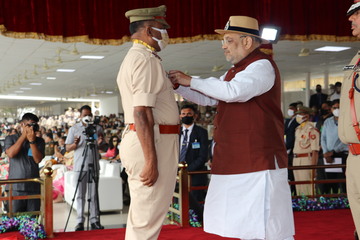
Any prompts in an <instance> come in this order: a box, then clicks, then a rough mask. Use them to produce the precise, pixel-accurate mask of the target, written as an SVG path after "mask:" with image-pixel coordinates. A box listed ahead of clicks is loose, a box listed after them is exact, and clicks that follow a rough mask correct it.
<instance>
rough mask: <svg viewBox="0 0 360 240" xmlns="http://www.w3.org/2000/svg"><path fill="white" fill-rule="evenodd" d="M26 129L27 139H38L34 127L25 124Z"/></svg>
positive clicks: (32, 140) (31, 140)
mask: <svg viewBox="0 0 360 240" xmlns="http://www.w3.org/2000/svg"><path fill="white" fill-rule="evenodd" d="M24 130H25V131H24V132H25V133H26V138H27V140H28V141H29V142H34V141H35V140H36V135H35V132H34V129H33V127H30V126H25V129H24Z"/></svg>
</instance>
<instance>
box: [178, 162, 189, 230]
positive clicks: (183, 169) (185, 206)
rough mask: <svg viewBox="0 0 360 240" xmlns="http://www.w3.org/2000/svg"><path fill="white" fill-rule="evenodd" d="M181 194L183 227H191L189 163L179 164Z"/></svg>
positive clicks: (180, 205)
mask: <svg viewBox="0 0 360 240" xmlns="http://www.w3.org/2000/svg"><path fill="white" fill-rule="evenodd" d="M179 167H180V173H179V175H180V176H179V194H180V196H181V202H180V204H179V207H180V209H179V210H180V212H181V216H180V224H181V226H182V227H189V226H190V224H189V190H190V189H189V174H188V170H187V164H179Z"/></svg>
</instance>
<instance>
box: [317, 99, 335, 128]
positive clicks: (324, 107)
mask: <svg viewBox="0 0 360 240" xmlns="http://www.w3.org/2000/svg"><path fill="white" fill-rule="evenodd" d="M329 117H332V113H331V101H326V102H324V103H323V104H321V109H320V115H319V118H318V121H317V122H316V125H315V127H316V128H317V129H319V130H320V132H321V129H322V126H323V124H324V122H325V120H326V119H328V118H329Z"/></svg>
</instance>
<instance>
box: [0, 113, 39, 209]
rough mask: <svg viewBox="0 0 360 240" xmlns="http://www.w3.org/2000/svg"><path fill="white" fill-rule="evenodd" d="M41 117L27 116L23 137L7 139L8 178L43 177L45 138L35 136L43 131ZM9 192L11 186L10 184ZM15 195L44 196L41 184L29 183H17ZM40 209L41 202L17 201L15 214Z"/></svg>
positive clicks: (21, 124)
mask: <svg viewBox="0 0 360 240" xmlns="http://www.w3.org/2000/svg"><path fill="white" fill-rule="evenodd" d="M38 122H39V118H38V117H37V116H36V115H34V114H32V113H25V114H24V116H23V117H22V118H21V122H20V127H21V130H20V134H14V135H9V136H7V137H6V138H5V143H4V145H5V146H4V149H5V153H6V155H7V156H8V157H9V160H10V161H9V162H10V166H9V177H8V179H25V178H39V176H40V175H39V163H40V162H41V160H42V159H43V158H44V156H45V142H44V139H42V138H40V137H36V136H35V132H36V131H37V130H38V129H39V125H37V123H38ZM6 190H9V185H6ZM12 193H13V196H24V195H36V194H40V184H39V183H35V182H25V183H16V184H13V192H12ZM39 210H40V199H26V200H15V201H13V212H14V213H17V212H32V211H39Z"/></svg>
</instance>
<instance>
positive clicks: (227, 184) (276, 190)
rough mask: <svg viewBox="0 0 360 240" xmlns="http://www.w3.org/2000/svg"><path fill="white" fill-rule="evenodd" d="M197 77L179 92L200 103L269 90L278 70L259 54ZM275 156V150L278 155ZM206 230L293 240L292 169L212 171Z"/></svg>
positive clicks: (243, 98)
mask: <svg viewBox="0 0 360 240" xmlns="http://www.w3.org/2000/svg"><path fill="white" fill-rule="evenodd" d="M225 76H226V73H225V74H224V75H223V76H221V77H220V78H219V79H218V78H207V79H199V78H193V79H192V80H191V85H190V87H182V86H181V87H179V88H178V89H177V93H179V94H181V95H182V96H183V97H185V98H186V99H188V100H190V101H192V102H195V103H197V104H200V105H210V106H212V105H217V103H218V101H225V102H228V103H230V102H246V101H248V100H250V99H251V98H253V97H256V96H259V95H261V94H264V93H266V92H267V91H269V90H270V89H271V88H272V87H273V85H274V82H275V71H274V68H273V67H272V65H271V63H270V62H269V61H268V60H265V59H263V60H258V61H255V62H253V63H251V64H250V65H249V66H247V68H246V69H245V70H243V71H241V72H239V73H237V74H236V75H235V77H234V78H233V79H232V80H231V81H229V82H226V81H224V79H225ZM274 161H275V156H274ZM204 230H205V231H206V232H209V233H213V234H217V235H220V236H223V237H233V238H241V239H243V240H244V239H266V240H285V239H286V240H289V239H293V235H294V234H295V230H294V218H293V212H292V202H291V193H290V187H289V185H288V178H287V169H276V170H266V171H259V172H254V173H246V174H233V175H212V176H211V180H210V184H209V189H208V192H207V196H206V200H205V209H204Z"/></svg>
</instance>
